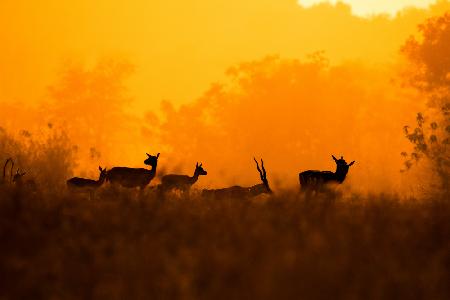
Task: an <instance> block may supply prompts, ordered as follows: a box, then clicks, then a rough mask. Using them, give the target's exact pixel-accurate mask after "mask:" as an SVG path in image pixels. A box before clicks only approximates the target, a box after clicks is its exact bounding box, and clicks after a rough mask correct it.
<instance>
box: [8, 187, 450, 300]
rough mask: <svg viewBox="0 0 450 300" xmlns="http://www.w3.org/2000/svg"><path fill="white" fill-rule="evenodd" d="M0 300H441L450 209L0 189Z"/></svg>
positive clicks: (387, 202)
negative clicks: (79, 194)
mask: <svg viewBox="0 0 450 300" xmlns="http://www.w3.org/2000/svg"><path fill="white" fill-rule="evenodd" d="M0 195H1V197H0V199H1V201H0V276H1V278H2V279H1V280H0V298H1V299H13V298H14V299H17V298H27V299H41V298H42V299H80V298H101V299H160V298H163V299H166V298H169V299H171V298H176V299H178V298H181V299H237V298H240V299H289V298H295V299H449V298H450V201H447V200H446V199H442V200H439V199H434V200H426V201H421V202H413V201H408V202H399V201H397V200H396V199H395V198H392V197H383V196H373V197H369V198H367V199H366V198H355V197H354V198H352V199H346V200H344V199H339V198H337V199H336V198H335V197H331V196H329V195H327V196H323V197H319V198H316V199H306V200H305V199H303V198H302V197H299V196H298V195H297V194H296V193H285V194H281V195H277V196H273V197H270V198H264V197H263V198H258V199H254V200H252V201H248V200H242V199H229V200H224V201H213V200H211V199H200V198H199V197H195V196H194V197H192V198H191V199H175V198H169V199H166V200H165V201H159V200H158V199H155V198H154V196H153V195H152V194H151V192H147V193H144V194H133V193H129V192H124V191H111V190H107V189H105V190H103V191H101V192H100V193H98V194H97V196H96V198H95V199H93V200H91V201H89V200H88V199H87V198H85V197H79V196H72V195H68V194H65V193H62V194H61V195H53V196H52V195H46V194H41V193H34V194H31V193H26V192H24V191H20V190H14V189H3V190H0Z"/></svg>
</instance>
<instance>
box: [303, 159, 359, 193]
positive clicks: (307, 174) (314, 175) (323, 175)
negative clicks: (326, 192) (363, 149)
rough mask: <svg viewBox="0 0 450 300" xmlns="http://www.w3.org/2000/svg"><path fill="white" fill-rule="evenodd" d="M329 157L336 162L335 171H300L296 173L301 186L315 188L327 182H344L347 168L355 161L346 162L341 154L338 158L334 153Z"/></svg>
mask: <svg viewBox="0 0 450 300" xmlns="http://www.w3.org/2000/svg"><path fill="white" fill-rule="evenodd" d="M331 157H332V158H333V160H334V162H335V163H336V171H335V172H331V171H315V170H309V171H304V172H301V173H300V174H299V175H298V177H299V180H300V186H301V188H306V189H311V190H316V189H318V188H320V187H321V186H323V185H324V184H327V183H333V182H334V183H338V184H341V183H343V182H344V180H345V177H346V176H347V173H348V170H349V168H350V167H351V166H352V165H353V164H354V163H355V161H352V162H351V163H349V164H347V162H346V161H345V160H344V157H343V156H341V158H340V159H337V158H336V157H334V155H331Z"/></svg>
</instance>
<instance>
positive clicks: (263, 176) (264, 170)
mask: <svg viewBox="0 0 450 300" xmlns="http://www.w3.org/2000/svg"><path fill="white" fill-rule="evenodd" d="M253 160H254V161H255V163H256V169H257V170H258V172H259V176H261V180H263V181H264V179H266V169H264V162H263V160H262V159H261V166H262V169H263V171H261V169H260V168H259V164H258V161H257V160H256V158H254V157H253Z"/></svg>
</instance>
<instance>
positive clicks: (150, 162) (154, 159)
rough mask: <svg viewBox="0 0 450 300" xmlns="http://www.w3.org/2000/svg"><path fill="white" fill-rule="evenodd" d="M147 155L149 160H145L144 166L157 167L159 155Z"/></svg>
mask: <svg viewBox="0 0 450 300" xmlns="http://www.w3.org/2000/svg"><path fill="white" fill-rule="evenodd" d="M145 154H147V159H146V160H144V164H146V165H149V166H152V167H155V166H156V164H157V163H158V158H159V153H158V154H156V156H153V155H150V154H148V153H145Z"/></svg>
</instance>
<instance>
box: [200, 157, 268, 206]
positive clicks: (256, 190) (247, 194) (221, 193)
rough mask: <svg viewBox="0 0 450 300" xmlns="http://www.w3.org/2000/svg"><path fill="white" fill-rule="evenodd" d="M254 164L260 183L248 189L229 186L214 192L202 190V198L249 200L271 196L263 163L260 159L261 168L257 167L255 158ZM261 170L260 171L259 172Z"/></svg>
mask: <svg viewBox="0 0 450 300" xmlns="http://www.w3.org/2000/svg"><path fill="white" fill-rule="evenodd" d="M253 160H254V161H255V163H256V169H257V170H258V173H259V177H260V179H261V181H262V183H260V184H256V185H253V186H250V187H242V186H238V185H235V186H231V187H227V188H223V189H214V190H207V189H205V190H203V191H202V196H203V197H211V198H214V199H226V198H228V199H233V198H235V199H249V198H252V197H255V196H258V195H260V194H272V190H271V189H270V187H269V182H268V181H267V173H266V169H265V168H264V161H263V160H262V159H261V168H260V167H259V164H258V161H257V160H256V158H253ZM261 169H262V170H261Z"/></svg>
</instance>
